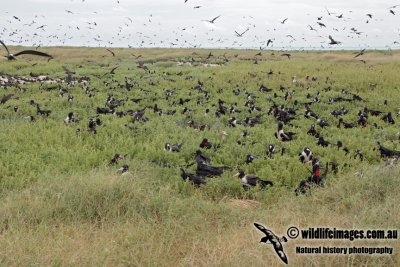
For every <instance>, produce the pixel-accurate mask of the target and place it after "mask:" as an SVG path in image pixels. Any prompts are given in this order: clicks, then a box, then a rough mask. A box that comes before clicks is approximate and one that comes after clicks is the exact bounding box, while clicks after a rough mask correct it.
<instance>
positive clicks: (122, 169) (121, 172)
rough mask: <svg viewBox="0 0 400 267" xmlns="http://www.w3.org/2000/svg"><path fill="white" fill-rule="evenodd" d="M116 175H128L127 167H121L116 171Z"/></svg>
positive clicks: (125, 165)
mask: <svg viewBox="0 0 400 267" xmlns="http://www.w3.org/2000/svg"><path fill="white" fill-rule="evenodd" d="M118 173H119V174H121V175H127V174H129V166H128V165H127V164H124V165H122V167H121V168H119V169H118Z"/></svg>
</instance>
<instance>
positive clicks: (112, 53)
mask: <svg viewBox="0 0 400 267" xmlns="http://www.w3.org/2000/svg"><path fill="white" fill-rule="evenodd" d="M106 50H107V51H108V52H110V53H111V55H112V56H113V57H115V53H114V52H113V51H111V50H110V49H108V48H106Z"/></svg>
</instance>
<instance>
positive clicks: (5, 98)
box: [0, 94, 14, 104]
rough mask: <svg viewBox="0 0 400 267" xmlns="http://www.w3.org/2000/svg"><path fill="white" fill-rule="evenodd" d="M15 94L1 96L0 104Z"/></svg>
mask: <svg viewBox="0 0 400 267" xmlns="http://www.w3.org/2000/svg"><path fill="white" fill-rule="evenodd" d="M13 95H14V94H9V95H5V96H3V97H2V98H0V104H5V103H6V102H7V101H8V100H10V99H11V97H12V96H13Z"/></svg>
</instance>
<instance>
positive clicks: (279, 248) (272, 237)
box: [254, 223, 288, 264]
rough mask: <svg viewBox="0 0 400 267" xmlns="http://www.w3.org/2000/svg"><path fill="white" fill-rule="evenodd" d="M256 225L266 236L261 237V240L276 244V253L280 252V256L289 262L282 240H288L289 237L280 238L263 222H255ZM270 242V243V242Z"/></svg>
mask: <svg viewBox="0 0 400 267" xmlns="http://www.w3.org/2000/svg"><path fill="white" fill-rule="evenodd" d="M254 226H255V227H257V229H258V230H260V231H261V232H263V233H264V234H265V236H264V237H263V238H261V240H260V242H262V243H265V244H272V245H273V246H274V249H275V252H276V254H278V256H279V258H280V259H281V260H282V261H283V262H284V263H286V264H288V258H287V257H286V254H285V252H284V251H283V246H282V243H281V242H287V238H286V237H284V236H282V237H281V238H279V237H278V236H277V235H275V234H274V233H273V232H272V231H271V230H269V229H267V228H265V227H264V226H262V225H261V224H258V223H254ZM268 242H269V243H268Z"/></svg>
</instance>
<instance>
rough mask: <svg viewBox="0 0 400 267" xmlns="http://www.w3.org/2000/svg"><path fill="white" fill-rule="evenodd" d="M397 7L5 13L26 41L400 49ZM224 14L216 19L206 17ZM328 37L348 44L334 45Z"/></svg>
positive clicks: (292, 5) (273, 3) (3, 31)
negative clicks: (240, 35) (239, 35)
mask: <svg viewBox="0 0 400 267" xmlns="http://www.w3.org/2000/svg"><path fill="white" fill-rule="evenodd" d="M395 5H400V0H397V1H390V0H387V1H386V0H335V1H328V0H302V1H296V0H247V1H243V0H188V1H187V3H184V0H152V1H143V0H9V1H6V2H5V3H2V9H1V11H0V22H1V23H0V39H1V40H3V41H4V42H5V43H6V44H22V45H27V46H37V45H39V44H40V45H42V46H49V45H50V46H53V45H74V46H96V47H97V46H101V47H105V46H107V47H195V46H196V47H219V48H225V47H235V48H257V49H258V48H260V47H263V48H266V47H267V41H268V40H269V39H270V40H271V41H272V43H270V44H269V47H271V46H272V47H273V48H276V49H279V48H284V49H291V48H294V49H299V48H305V49H309V48H329V49H330V48H339V49H346V48H392V49H400V6H398V7H393V6H395ZM195 7H198V8H195ZM391 10H392V11H393V13H394V14H395V15H393V14H392V13H390V11H391ZM328 12H330V13H331V14H330V15H329V14H328ZM367 14H371V15H372V18H370V17H368V16H367ZM14 16H15V17H16V18H14ZM217 16H220V17H219V18H218V19H216V20H215V23H214V24H212V23H210V22H206V21H204V20H211V19H213V18H215V17H217ZM319 17H322V18H320V20H318V18H319ZM286 18H287V20H286V21H285V22H284V23H282V22H283V20H284V19H286ZM318 22H319V23H322V24H324V25H325V26H326V27H323V26H322V25H318ZM247 29H248V30H247ZM313 29H314V30H313ZM246 30H247V32H245V33H244V34H243V36H242V37H238V36H237V35H236V33H235V31H236V32H237V33H239V34H240V33H242V32H244V31H246ZM329 35H331V36H332V37H333V38H334V39H335V40H336V41H339V42H341V43H340V44H339V45H329V42H330V40H329V38H328V36H329Z"/></svg>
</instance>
